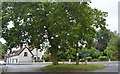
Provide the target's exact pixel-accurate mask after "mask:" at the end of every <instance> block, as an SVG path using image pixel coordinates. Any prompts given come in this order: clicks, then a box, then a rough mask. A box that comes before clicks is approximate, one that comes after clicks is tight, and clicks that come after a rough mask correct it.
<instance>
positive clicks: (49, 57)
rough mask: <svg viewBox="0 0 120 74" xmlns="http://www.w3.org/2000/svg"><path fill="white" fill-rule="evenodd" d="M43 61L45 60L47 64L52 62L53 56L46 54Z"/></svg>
mask: <svg viewBox="0 0 120 74" xmlns="http://www.w3.org/2000/svg"><path fill="white" fill-rule="evenodd" d="M42 59H43V60H45V61H46V62H48V61H50V59H51V55H50V54H45V55H43V56H42Z"/></svg>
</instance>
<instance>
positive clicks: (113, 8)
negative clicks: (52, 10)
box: [0, 0, 120, 43]
mask: <svg viewBox="0 0 120 74" xmlns="http://www.w3.org/2000/svg"><path fill="white" fill-rule="evenodd" d="M91 1H92V3H90V5H91V6H92V7H93V8H98V9H99V10H102V11H105V12H108V17H107V18H106V20H107V24H108V26H107V28H108V29H110V30H111V31H118V2H119V1H120V0H91ZM0 41H2V43H5V41H4V40H3V39H2V38H0Z"/></svg>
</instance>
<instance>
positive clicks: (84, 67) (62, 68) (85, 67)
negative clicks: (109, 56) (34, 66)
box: [41, 64, 105, 72]
mask: <svg viewBox="0 0 120 74" xmlns="http://www.w3.org/2000/svg"><path fill="white" fill-rule="evenodd" d="M102 68H105V66H104V65H101V64H80V65H74V64H59V65H48V66H46V67H43V68H41V70H42V71H47V72H68V71H72V72H74V71H77V72H84V71H92V70H97V69H102Z"/></svg>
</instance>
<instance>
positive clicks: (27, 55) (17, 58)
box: [5, 47, 45, 64]
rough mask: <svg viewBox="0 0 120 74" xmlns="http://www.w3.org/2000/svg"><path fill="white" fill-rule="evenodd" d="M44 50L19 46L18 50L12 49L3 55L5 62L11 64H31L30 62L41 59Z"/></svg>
mask: <svg viewBox="0 0 120 74" xmlns="http://www.w3.org/2000/svg"><path fill="white" fill-rule="evenodd" d="M44 52H45V51H40V49H36V48H34V49H33V48H28V47H24V48H19V50H16V51H12V52H11V53H7V54H6V55H5V61H6V63H12V64H31V63H32V62H34V61H36V60H38V59H41V58H42V55H44Z"/></svg>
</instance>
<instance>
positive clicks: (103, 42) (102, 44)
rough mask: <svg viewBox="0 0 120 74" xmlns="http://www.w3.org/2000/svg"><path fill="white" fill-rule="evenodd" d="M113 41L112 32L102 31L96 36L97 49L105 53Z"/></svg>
mask: <svg viewBox="0 0 120 74" xmlns="http://www.w3.org/2000/svg"><path fill="white" fill-rule="evenodd" d="M110 39H111V32H110V30H108V29H100V30H99V31H98V32H97V34H96V40H97V41H96V44H95V46H96V49H98V50H100V51H104V50H105V49H106V47H107V45H108V43H109V41H110Z"/></svg>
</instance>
